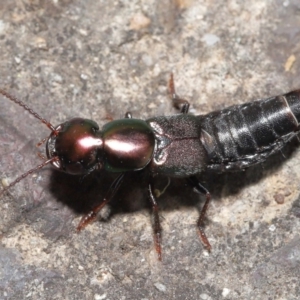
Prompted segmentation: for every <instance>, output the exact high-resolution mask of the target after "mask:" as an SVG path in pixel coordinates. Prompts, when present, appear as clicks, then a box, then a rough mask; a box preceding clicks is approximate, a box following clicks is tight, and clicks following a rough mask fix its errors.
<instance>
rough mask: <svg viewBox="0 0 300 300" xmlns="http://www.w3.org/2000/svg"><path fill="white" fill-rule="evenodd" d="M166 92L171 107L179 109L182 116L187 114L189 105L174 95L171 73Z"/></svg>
mask: <svg viewBox="0 0 300 300" xmlns="http://www.w3.org/2000/svg"><path fill="white" fill-rule="evenodd" d="M168 90H169V94H170V97H171V99H172V102H173V106H174V107H175V108H177V109H179V110H180V112H181V113H182V114H187V113H188V112H189V108H190V103H189V102H188V101H187V100H185V99H182V98H180V97H179V96H178V95H177V94H176V91H175V85H174V77H173V73H171V76H170V80H169V84H168Z"/></svg>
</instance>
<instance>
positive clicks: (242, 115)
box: [0, 74, 300, 260]
mask: <svg viewBox="0 0 300 300" xmlns="http://www.w3.org/2000/svg"><path fill="white" fill-rule="evenodd" d="M169 92H170V95H171V98H172V101H173V105H174V106H175V107H176V108H177V109H179V110H180V112H181V113H180V114H178V115H172V116H160V117H153V118H150V119H147V120H140V119H134V118H132V115H131V114H130V113H126V114H125V118H124V119H120V120H114V121H111V122H109V123H107V124H105V125H104V126H103V128H102V130H99V126H98V125H97V123H96V122H94V121H92V120H88V119H83V118H73V119H71V120H68V121H66V122H64V123H62V124H60V125H58V126H56V127H54V126H53V125H52V124H51V123H50V122H48V121H47V120H45V119H43V118H42V117H40V116H39V115H38V114H37V113H36V112H35V111H33V110H32V109H31V108H29V107H28V106H27V105H26V104H25V103H24V102H22V101H20V100H18V99H17V98H15V97H14V96H12V95H10V94H9V93H7V92H6V91H4V90H2V89H0V94H2V95H3V96H5V97H6V98H8V99H9V100H11V101H13V102H14V103H16V104H18V105H20V106H21V107H23V108H24V109H25V110H27V111H28V112H29V113H30V114H32V115H33V116H34V117H35V118H37V119H38V120H40V121H41V122H42V123H44V124H45V125H46V126H47V127H48V128H49V129H50V130H51V134H50V136H49V138H48V139H47V142H46V154H47V158H48V159H47V160H45V161H44V162H43V163H41V164H40V165H38V166H37V167H35V168H33V169H31V170H29V171H27V172H26V173H24V174H22V175H21V176H20V177H18V178H17V179H15V180H14V181H13V182H12V183H10V184H9V185H8V186H7V187H5V188H4V189H3V190H2V191H1V192H0V196H1V195H2V194H3V193H4V192H5V191H7V190H8V189H9V188H11V187H12V186H14V185H15V184H16V183H18V182H19V181H21V180H22V179H23V178H25V177H26V176H28V175H30V174H32V173H34V172H36V171H37V170H39V169H41V168H43V167H44V166H46V165H48V164H52V166H54V168H55V169H58V170H60V171H63V172H66V173H68V174H77V175H87V174H89V173H91V172H93V171H96V170H100V169H104V170H106V171H108V172H117V173H119V175H118V176H117V178H116V179H115V180H114V181H113V183H112V184H111V186H110V188H109V189H108V191H107V193H106V196H105V197H104V199H103V201H102V202H101V203H100V204H99V205H97V206H96V207H94V208H93V209H92V210H91V211H90V212H89V213H88V214H86V215H85V216H83V217H82V219H81V221H80V223H79V224H78V226H77V231H81V230H82V229H83V228H84V227H85V226H87V225H88V224H89V223H91V222H92V221H94V220H95V219H96V218H97V215H98V213H99V212H100V211H101V209H102V208H103V207H104V206H105V205H106V204H107V203H108V202H109V201H110V200H111V199H112V198H113V196H114V195H115V194H116V192H117V190H118V189H119V187H120V186H121V184H122V182H123V180H124V177H125V175H126V174H129V173H130V172H134V171H138V170H142V169H147V170H148V173H149V182H148V195H149V199H150V203H151V206H152V213H153V217H154V223H153V231H154V243H155V248H156V252H157V254H158V259H159V260H161V259H162V249H161V232H162V229H161V225H160V221H159V214H158V204H157V201H156V198H155V196H154V187H153V182H152V178H153V177H154V176H155V175H157V174H162V175H165V176H168V177H182V178H185V180H186V181H187V182H188V183H189V185H191V186H192V187H193V188H194V190H195V191H197V192H198V193H201V194H204V195H205V197H206V200H205V203H204V205H203V207H202V210H201V212H200V216H199V219H198V221H197V229H198V233H199V236H200V239H201V241H202V243H203V244H204V246H205V247H206V248H207V250H208V251H210V249H211V245H210V243H209V241H208V239H207V237H206V235H205V232H204V227H203V222H204V218H205V214H206V211H207V208H208V205H209V202H210V199H211V195H210V193H209V191H208V190H207V189H206V188H205V187H204V186H202V185H201V183H200V182H199V181H198V179H197V177H196V175H197V174H201V173H203V172H218V173H221V172H226V171H240V170H244V169H245V168H248V167H250V166H253V165H255V164H260V163H262V162H264V161H265V160H266V159H267V158H268V157H269V156H270V155H272V154H273V153H276V152H278V151H280V150H281V149H282V148H283V147H284V146H285V145H286V143H287V142H288V141H290V140H291V139H292V138H293V137H294V136H296V135H297V134H298V133H299V120H300V90H296V91H293V92H290V93H287V94H284V95H280V96H276V97H271V98H267V99H263V100H257V101H253V102H249V103H245V104H242V105H234V106H231V107H229V108H226V109H223V110H218V111H214V112H211V113H208V114H206V115H199V116H194V115H190V114H188V111H189V102H188V101H187V100H185V99H182V98H180V97H179V96H178V95H177V94H176V92H175V88H174V80H173V75H172V74H171V77H170V80H169Z"/></svg>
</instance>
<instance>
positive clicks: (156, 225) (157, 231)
mask: <svg viewBox="0 0 300 300" xmlns="http://www.w3.org/2000/svg"><path fill="white" fill-rule="evenodd" d="M148 192H149V198H150V202H151V205H152V214H153V221H152V222H153V223H152V226H153V231H154V244H155V250H156V252H157V254H158V260H161V231H162V228H161V226H160V221H159V215H158V205H157V202H156V200H155V197H154V195H153V184H152V182H150V183H149V185H148Z"/></svg>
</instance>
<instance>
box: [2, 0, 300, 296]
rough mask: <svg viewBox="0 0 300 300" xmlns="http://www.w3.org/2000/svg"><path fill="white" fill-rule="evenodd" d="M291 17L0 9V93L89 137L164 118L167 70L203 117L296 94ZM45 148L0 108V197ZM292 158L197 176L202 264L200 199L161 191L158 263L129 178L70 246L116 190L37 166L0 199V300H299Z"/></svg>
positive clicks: (269, 7)
mask: <svg viewBox="0 0 300 300" xmlns="http://www.w3.org/2000/svg"><path fill="white" fill-rule="evenodd" d="M299 11H300V4H299V1H298V0H290V1H278V0H273V1H271V0H269V1H254V0H252V1H243V0H229V1H225V2H222V1H211V0H208V1H205V2H203V1H196V0H173V1H172V0H163V1H118V0H117V1H92V0H81V1H80V0H77V1H76V0H74V1H72V0H61V1H59V0H52V1H46V0H18V1H13V0H1V3H0V57H1V60H0V68H1V74H0V86H1V87H3V88H5V89H6V90H8V91H10V92H11V93H13V94H14V95H16V96H18V97H19V98H20V99H23V100H24V101H25V102H26V103H27V104H28V105H29V106H31V107H32V108H34V110H36V111H37V112H38V113H40V114H41V115H42V116H43V117H44V118H47V119H49V120H51V122H52V123H53V124H54V125H55V124H59V123H61V122H63V121H65V120H66V119H67V118H70V117H73V116H81V117H86V118H91V119H93V120H95V121H97V122H98V123H99V124H100V126H101V125H103V124H104V123H105V122H107V121H108V120H109V119H110V118H120V117H122V116H123V115H124V113H125V112H126V111H131V112H132V113H133V115H134V116H135V117H138V118H148V117H151V116H155V115H161V114H172V113H174V109H173V108H172V107H171V103H170V101H169V99H168V97H167V93H166V86H167V81H168V78H169V74H170V72H171V71H173V72H174V74H175V81H176V87H177V91H178V93H179V94H180V95H182V96H184V97H186V98H187V99H189V100H190V102H191V103H192V112H194V113H198V114H200V113H207V112H209V111H212V110H216V109H220V108H223V107H225V106H228V105H232V104H238V103H243V102H246V101H250V100H253V99H256V98H263V97H267V96H270V95H276V94H279V93H283V92H287V91H289V90H292V89H295V88H299V87H300V73H299V72H298V70H299V67H300V60H299V54H300V48H299V40H300V18H299ZM48 134H49V132H48V131H47V128H46V127H45V126H44V125H43V124H40V123H39V122H38V121H37V120H36V119H34V118H33V117H31V116H30V115H29V114H28V113H26V112H24V111H23V110H22V109H21V108H20V107H18V106H16V105H14V104H13V103H11V102H10V101H8V100H7V99H5V98H3V97H1V110H0V145H1V146H0V177H1V179H2V183H5V181H7V180H12V179H14V178H16V177H17V176H18V175H20V174H22V173H23V172H25V171H26V170H28V169H30V168H31V167H33V166H35V165H37V164H39V163H40V159H39V158H38V156H37V151H38V150H37V149H36V148H35V144H36V143H37V142H39V141H41V140H42V139H43V138H44V137H47V135H48ZM298 145H299V143H298V142H297V141H296V142H294V143H291V144H290V145H288V147H287V149H285V151H284V153H283V155H282V154H279V155H277V156H274V157H272V158H271V159H270V160H269V162H268V163H267V164H265V165H264V166H258V167H255V168H251V169H249V170H247V171H245V172H241V173H234V174H223V175H214V176H212V175H210V176H206V175H203V176H201V179H202V182H204V183H205V185H206V186H207V188H209V189H210V191H211V193H212V196H213V201H212V204H211V206H210V210H209V214H208V218H207V226H206V233H207V235H208V237H209V239H210V242H211V244H212V247H213V251H212V252H211V253H210V254H208V253H207V252H206V251H205V250H204V249H203V247H202V245H201V243H200V241H199V239H198V236H197V234H196V229H195V223H196V220H197V215H198V212H197V209H196V205H195V204H197V202H198V201H199V200H200V198H199V196H198V195H196V194H194V193H193V192H192V191H190V190H189V188H188V187H187V186H185V182H184V181H182V180H173V181H172V183H171V185H170V187H169V188H168V189H167V191H166V192H165V194H163V195H162V196H161V198H160V199H159V203H160V206H161V220H162V226H163V229H164V231H163V262H162V263H160V262H158V261H157V256H156V253H155V250H154V246H153V241H152V231H151V230H152V229H151V225H150V224H151V222H150V216H149V209H148V207H149V206H148V204H147V193H146V187H145V180H144V177H143V176H141V175H142V174H134V175H133V176H132V177H128V179H127V180H126V182H125V184H124V186H123V187H122V188H121V190H120V192H119V193H118V194H117V195H116V199H115V200H116V201H114V202H113V203H112V210H113V212H114V213H113V214H112V216H111V218H110V219H109V220H108V221H106V222H96V223H94V224H92V225H90V226H88V227H87V228H86V230H84V231H83V232H82V233H81V234H79V235H78V234H76V233H75V227H76V224H77V223H78V221H79V219H80V215H81V214H83V213H84V212H86V211H87V210H88V208H89V207H90V206H91V205H92V204H93V203H95V202H99V201H101V198H102V197H103V195H104V194H105V191H107V189H108V187H109V184H110V183H111V182H112V180H113V177H114V176H113V175H111V174H105V173H100V174H96V175H92V176H89V177H88V178H86V179H84V181H83V183H82V184H80V180H79V178H77V177H71V176H68V175H65V174H60V173H57V172H54V171H53V170H52V169H51V168H50V167H49V168H45V169H44V170H42V171H40V172H38V173H37V174H35V175H34V176H30V177H28V178H26V179H25V180H23V181H22V182H20V183H19V184H18V185H16V186H15V187H14V188H12V189H11V190H10V191H9V193H8V194H6V195H5V196H2V198H1V202H0V206H1V214H0V216H1V218H0V230H1V246H0V276H1V277H0V299H25V298H26V299H296V298H298V297H299V292H300V291H299V289H300V287H299V276H300V237H299V235H298V232H299V229H300V220H299V217H300V202H299V182H300V176H299V167H300V154H299V153H297V152H299V151H298V150H297V146H298ZM42 147H43V146H42ZM42 147H41V151H42V152H43V149H42ZM283 156H285V158H284V157H283ZM166 182H167V180H166V179H165V178H158V179H157V186H158V187H160V188H161V189H162V188H163V187H164V185H166ZM278 202H279V203H281V202H283V204H278ZM200 203H202V202H201V201H200Z"/></svg>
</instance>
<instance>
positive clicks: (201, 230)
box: [168, 73, 211, 251]
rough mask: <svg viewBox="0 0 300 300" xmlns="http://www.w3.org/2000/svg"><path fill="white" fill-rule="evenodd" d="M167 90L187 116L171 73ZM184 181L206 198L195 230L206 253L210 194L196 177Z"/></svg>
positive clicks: (209, 246) (186, 102) (185, 101)
mask: <svg viewBox="0 0 300 300" xmlns="http://www.w3.org/2000/svg"><path fill="white" fill-rule="evenodd" d="M168 88H169V93H170V97H171V99H172V102H173V105H174V107H175V108H177V109H180V112H181V113H183V114H187V113H188V111H189V107H190V103H189V102H188V101H187V100H185V99H183V98H181V97H179V96H178V95H177V94H176V91H175V85H174V77H173V73H171V76H170V80H169V85H168ZM186 180H187V182H188V183H189V184H190V185H191V186H192V187H193V189H194V190H195V191H196V192H197V193H199V194H203V195H205V197H206V200H205V203H204V205H203V207H202V210H201V212H200V216H199V219H198V221H197V228H198V233H199V236H200V239H201V241H202V243H203V245H204V246H205V248H206V249H207V250H208V251H210V250H211V245H210V243H209V241H208V239H207V237H206V234H205V232H204V219H205V215H206V212H207V209H208V206H209V202H210V199H211V195H210V192H209V191H208V190H207V189H206V188H205V187H204V186H203V185H202V184H201V183H200V182H199V181H198V179H197V177H196V176H190V177H189V178H187V179H186Z"/></svg>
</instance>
